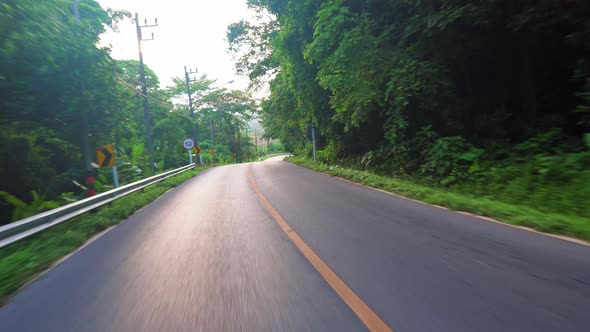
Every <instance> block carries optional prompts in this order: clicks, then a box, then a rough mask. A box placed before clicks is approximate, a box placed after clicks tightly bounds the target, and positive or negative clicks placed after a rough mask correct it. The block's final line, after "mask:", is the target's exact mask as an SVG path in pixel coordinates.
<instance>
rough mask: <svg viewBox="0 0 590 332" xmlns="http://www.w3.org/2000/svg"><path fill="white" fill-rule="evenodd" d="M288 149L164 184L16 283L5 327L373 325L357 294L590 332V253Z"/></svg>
mask: <svg viewBox="0 0 590 332" xmlns="http://www.w3.org/2000/svg"><path fill="white" fill-rule="evenodd" d="M278 159H280V158H274V159H272V160H269V161H265V162H261V163H253V164H242V165H232V166H223V167H218V168H214V169H211V170H209V171H206V172H204V173H203V174H201V175H199V176H198V177H196V178H194V179H192V180H190V181H188V182H186V183H185V184H183V185H182V186H179V187H177V188H176V189H174V190H172V191H170V192H169V193H167V194H166V195H164V196H163V197H161V198H159V199H158V200H156V201H155V202H153V203H152V204H150V205H148V206H147V207H145V208H144V209H142V210H140V211H139V212H138V213H136V214H135V215H133V216H132V217H130V218H129V219H128V220H127V221H125V222H124V223H122V224H121V225H119V226H117V227H115V228H114V229H112V230H111V231H109V232H107V233H106V234H104V235H103V236H101V237H100V238H98V239H97V240H96V241H93V242H92V243H90V244H89V245H87V246H86V247H84V248H83V249H81V250H80V251H79V252H77V253H76V254H74V255H73V256H71V257H69V258H68V259H66V260H65V261H64V262H62V263H61V264H59V265H58V266H56V267H55V268H53V269H52V270H50V271H49V272H48V273H46V274H45V275H44V276H43V277H42V278H40V279H39V280H37V281H36V282H34V283H32V284H31V285H29V286H28V287H26V288H25V289H24V290H22V291H21V292H20V293H19V294H18V295H17V296H15V297H14V298H13V299H12V300H11V301H10V302H9V303H8V304H6V305H5V306H4V307H2V308H1V309H0V330H1V331H59V332H66V331H363V330H366V329H367V327H366V325H365V323H364V322H365V320H362V319H361V318H359V315H358V310H356V309H358V305H359V303H361V304H366V306H367V308H370V309H368V310H369V311H370V313H371V314H374V315H375V317H378V319H381V320H382V322H384V323H385V324H387V325H388V326H389V327H390V328H391V329H393V330H394V331H396V332H404V331H455V332H457V331H469V332H472V331H494V332H496V331H519V332H526V331H535V332H540V331H552V332H553V331H587V330H588V328H589V327H590V247H588V246H584V245H580V244H576V243H572V242H567V241H563V240H559V239H556V238H552V237H548V236H544V235H541V234H537V233H532V232H528V231H525V230H521V229H517V228H514V227H509V226H505V225H501V224H497V223H493V222H488V221H484V220H481V219H477V218H474V217H470V216H467V215H463V214H459V213H455V212H451V211H448V210H444V209H440V208H436V207H432V206H428V205H425V204H420V203H417V202H414V201H410V200H406V199H403V198H398V197H395V196H392V195H388V194H386V193H382V192H379V191H375V190H371V189H368V188H365V187H362V186H358V185H354V184H351V183H348V182H345V181H342V180H339V179H336V178H332V177H329V176H325V175H322V174H318V173H315V172H313V171H310V170H307V169H303V168H300V167H297V166H294V165H292V164H289V163H287V162H284V161H279V160H278ZM250 172H251V173H250ZM250 174H251V175H252V176H253V179H254V181H255V182H254V183H253V182H252V181H251V178H250V176H251V175H250ZM257 190H259V193H260V194H262V195H263V196H264V197H266V199H267V201H265V199H264V198H261V197H260V196H259V194H258V193H257ZM273 211H274V212H273ZM281 222H284V223H288V226H285V225H286V224H281ZM285 227H287V228H285ZM284 229H288V231H284ZM297 235H298V236H299V239H301V241H300V242H297V240H293V239H294V238H295V239H296V236H297ZM294 236H295V237H294ZM294 241H295V242H294ZM296 242H297V243H296ZM302 243H303V244H302ZM301 246H304V247H305V246H307V248H308V249H309V250H310V251H312V252H313V254H315V255H317V256H316V257H317V258H318V259H319V261H320V263H322V264H325V266H329V267H330V268H331V271H332V272H333V275H332V279H330V277H329V276H328V277H327V278H328V279H326V278H325V276H326V272H325V269H324V270H322V271H323V273H322V274H320V272H318V269H316V267H318V265H317V264H319V263H318V262H317V261H316V262H313V260H312V261H310V260H309V259H308V258H309V255H307V254H306V255H304V254H303V252H302V251H301V250H300V248H301ZM308 254H309V252H308ZM312 263H314V264H312ZM319 269H320V270H321V269H322V268H321V266H320V268H319ZM328 270H329V269H328ZM328 274H329V273H328ZM334 276H336V277H335V278H339V280H341V281H342V282H343V284H344V286H345V287H348V288H347V289H349V290H352V292H349V293H346V292H344V293H346V294H348V295H346V294H344V295H342V294H343V293H342V292H337V291H335V289H334V288H333V287H331V285H333V280H334V279H333V278H334ZM351 293H352V295H350V294H351ZM351 296H352V297H354V296H357V298H358V299H359V300H360V302H358V301H357V302H355V301H352V302H351V301H350V299H351ZM353 300H354V299H353ZM351 303H353V304H352V305H351ZM355 308H356V309H355ZM365 311H367V310H365Z"/></svg>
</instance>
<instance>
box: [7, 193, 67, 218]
mask: <svg viewBox="0 0 590 332" xmlns="http://www.w3.org/2000/svg"><path fill="white" fill-rule="evenodd" d="M32 194H33V201H32V202H31V203H29V204H27V203H26V202H24V201H22V200H21V199H19V198H18V197H16V196H14V195H11V194H9V193H7V192H5V191H0V198H2V199H3V200H4V201H5V202H6V203H9V204H11V205H12V206H14V210H13V211H12V221H16V220H20V219H24V218H27V217H30V216H32V215H35V214H38V213H41V212H43V211H46V210H51V209H55V208H57V207H59V203H58V202H56V201H46V200H45V197H43V196H40V195H39V194H37V192H35V191H33V192H32Z"/></svg>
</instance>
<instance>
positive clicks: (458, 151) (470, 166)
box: [420, 136, 484, 185]
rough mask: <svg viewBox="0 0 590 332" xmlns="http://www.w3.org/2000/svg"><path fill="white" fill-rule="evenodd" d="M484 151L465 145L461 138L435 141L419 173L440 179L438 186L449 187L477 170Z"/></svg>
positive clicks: (453, 137)
mask: <svg viewBox="0 0 590 332" xmlns="http://www.w3.org/2000/svg"><path fill="white" fill-rule="evenodd" d="M483 153H484V150H482V149H478V148H476V147H474V146H473V145H471V144H469V143H467V142H466V141H465V139H464V138H463V137H460V136H452V137H443V138H439V139H437V140H436V141H435V142H434V144H433V145H432V148H431V149H430V151H428V153H427V155H426V158H425V159H426V162H425V163H424V164H423V165H421V166H420V173H422V174H427V175H431V176H435V177H437V178H442V180H440V184H442V185H449V184H452V183H455V182H457V181H459V180H462V179H464V178H466V177H467V176H468V174H469V173H470V172H475V171H477V169H478V168H479V158H480V157H481V155H482V154H483Z"/></svg>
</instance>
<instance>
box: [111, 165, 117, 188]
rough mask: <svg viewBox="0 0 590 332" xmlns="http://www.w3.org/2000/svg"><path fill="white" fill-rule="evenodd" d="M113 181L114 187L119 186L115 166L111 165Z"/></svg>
mask: <svg viewBox="0 0 590 332" xmlns="http://www.w3.org/2000/svg"><path fill="white" fill-rule="evenodd" d="M112 168H113V182H114V183H115V188H119V175H118V174H117V166H113V167H112Z"/></svg>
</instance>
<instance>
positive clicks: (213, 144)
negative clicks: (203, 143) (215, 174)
mask: <svg viewBox="0 0 590 332" xmlns="http://www.w3.org/2000/svg"><path fill="white" fill-rule="evenodd" d="M209 126H210V127H211V149H212V150H215V133H214V130H213V111H212V112H211V113H210V114H209ZM211 162H212V163H215V153H211Z"/></svg>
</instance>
